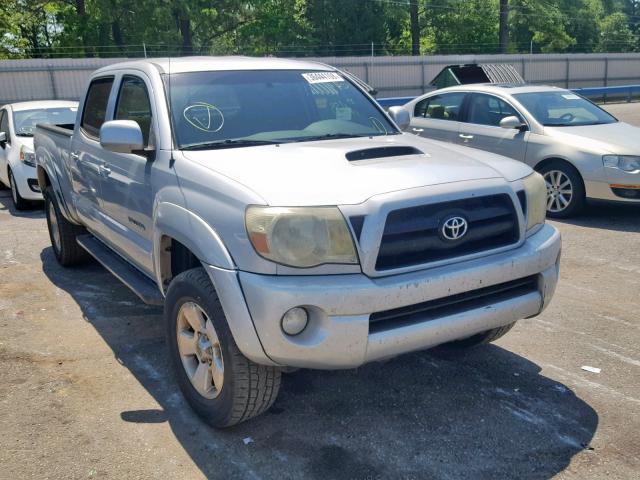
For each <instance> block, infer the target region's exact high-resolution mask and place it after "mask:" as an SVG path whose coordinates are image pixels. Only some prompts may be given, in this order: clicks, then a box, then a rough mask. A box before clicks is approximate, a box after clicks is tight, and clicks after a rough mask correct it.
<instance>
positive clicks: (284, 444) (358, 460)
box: [41, 248, 598, 479]
mask: <svg viewBox="0 0 640 480" xmlns="http://www.w3.org/2000/svg"><path fill="white" fill-rule="evenodd" d="M41 258H42V262H43V268H44V272H45V274H46V275H47V276H48V278H49V279H50V280H51V281H52V282H53V283H54V284H55V285H56V286H57V287H59V288H61V289H63V290H65V291H67V292H68V293H69V294H70V295H72V296H73V298H74V299H75V301H76V302H77V303H78V304H79V305H80V307H81V309H82V312H83V314H84V316H85V318H86V320H87V321H88V322H90V323H91V324H92V325H93V326H94V327H95V329H96V330H97V331H98V332H99V333H100V335H101V336H102V338H103V339H104V341H105V342H106V343H107V344H108V345H109V347H110V348H111V349H112V350H113V352H114V355H115V356H116V358H117V359H118V361H119V362H120V363H121V364H122V365H124V366H125V367H126V368H127V369H129V370H130V371H131V373H132V374H133V375H134V376H135V377H136V378H137V380H138V381H139V382H140V384H141V385H142V386H143V387H144V388H145V389H146V390H147V391H148V392H149V393H150V394H151V395H152V396H153V397H154V398H155V400H156V401H157V403H158V404H159V405H160V408H159V409H151V410H135V411H126V412H121V419H122V421H125V422H135V423H160V422H169V424H170V426H171V428H172V431H173V432H174V434H175V437H176V439H177V441H178V442H180V444H181V445H182V446H183V448H184V449H185V451H186V452H188V454H189V455H190V456H191V458H192V459H193V461H194V463H195V464H196V465H197V466H198V467H199V468H200V470H201V471H202V472H203V474H204V475H206V476H207V477H209V478H301V477H304V478H322V479H325V478H352V479H360V478H389V477H393V478H415V479H424V478H475V479H477V478H491V479H493V478H535V479H538V478H539V479H543V478H549V477H552V476H553V475H555V474H557V473H558V472H560V471H562V470H563V469H564V468H565V467H567V465H568V464H569V462H570V460H571V458H572V457H573V456H574V455H575V454H577V453H578V452H580V451H582V450H583V449H585V448H587V447H588V444H589V442H590V441H591V439H592V437H593V435H594V432H595V430H596V427H597V424H598V416H597V414H596V412H595V411H594V410H593V409H592V408H591V407H590V406H589V405H588V404H586V403H585V402H583V401H582V400H581V399H580V398H578V397H576V396H575V395H574V394H573V392H572V391H571V390H569V389H568V388H567V387H566V386H564V385H562V384H561V383H558V382H556V381H554V380H551V379H549V378H547V377H545V376H543V375H541V374H540V368H539V367H538V366H537V365H536V364H534V363H532V362H530V361H528V360H527V359H525V358H523V357H520V356H518V355H515V354H513V353H511V352H509V351H507V350H504V349H502V348H500V347H497V346H486V347H481V348H478V349H475V350H473V351H469V352H467V353H452V352H450V351H447V350H445V349H442V348H440V349H435V350H431V351H429V352H421V353H415V354H410V355H405V356H403V357H401V358H398V359H395V360H392V361H389V362H386V363H376V364H372V365H368V366H366V367H363V368H360V369H357V370H348V371H336V372H322V371H311V370H301V371H298V372H296V373H293V374H290V375H286V376H285V377H284V379H283V387H282V390H281V392H280V396H279V398H278V400H277V401H276V403H275V405H274V406H273V407H272V409H271V410H270V411H269V412H267V413H266V414H265V415H263V416H261V417H259V418H256V419H254V420H252V421H250V422H247V423H244V424H242V425H239V426H237V427H234V428H232V429H229V430H224V431H217V430H214V429H211V428H209V427H207V426H206V425H204V424H203V423H202V422H200V421H199V419H198V418H197V417H196V416H195V415H194V414H193V413H192V411H191V410H190V409H189V407H188V406H187V405H186V403H185V402H184V400H183V398H182V396H181V394H180V393H179V391H178V390H177V387H176V385H175V383H174V382H173V379H172V378H171V376H170V374H169V373H168V372H169V369H168V363H167V361H166V357H165V345H164V339H163V326H162V315H161V311H160V310H159V309H158V308H155V307H148V306H145V305H143V304H141V303H140V302H139V300H138V299H137V297H135V296H134V295H133V294H132V293H131V292H129V291H128V290H127V288H126V287H124V286H123V285H121V284H120V283H119V282H118V281H117V280H116V279H114V278H113V277H112V276H111V275H110V274H109V273H108V272H106V271H105V270H104V269H103V268H102V267H100V266H99V265H96V264H89V265H86V266H83V267H79V268H76V269H63V268H61V267H60V266H59V265H58V264H57V263H56V261H55V258H54V256H53V252H52V250H51V248H46V249H44V250H43V251H42V253H41ZM249 438H250V439H251V441H249V440H247V443H246V444H245V439H249Z"/></svg>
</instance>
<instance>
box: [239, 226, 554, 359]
mask: <svg viewBox="0 0 640 480" xmlns="http://www.w3.org/2000/svg"><path fill="white" fill-rule="evenodd" d="M560 247H561V240H560V234H559V232H558V231H557V230H556V229H555V228H554V227H553V226H551V225H548V224H547V225H544V226H543V227H542V228H541V229H540V230H539V231H538V232H537V233H535V234H534V235H532V236H531V237H529V238H528V239H527V240H526V242H525V243H524V244H523V245H522V246H520V247H518V248H516V249H513V250H509V251H506V252H502V253H499V254H494V255H490V256H487V257H482V258H478V259H475V260H470V261H465V262H460V263H455V264H450V265H444V266H441V267H437V268H431V269H425V270H420V271H416V272H411V273H406V274H401V275H393V276H388V277H382V278H369V277H367V276H365V275H363V274H353V275H317V276H269V275H258V274H252V273H247V272H239V280H240V284H241V287H242V290H243V293H244V298H245V300H246V304H247V306H248V310H249V313H250V315H251V318H252V319H253V324H254V326H255V331H256V333H257V335H258V338H259V340H260V343H261V345H262V347H263V349H264V352H265V353H266V355H267V356H268V358H269V359H270V360H271V361H273V362H274V363H276V364H279V365H283V366H291V367H303V368H322V369H332V368H353V367H357V366H359V365H362V364H363V363H366V362H369V361H372V360H378V359H382V358H388V357H393V356H395V355H399V354H402V353H405V352H410V351H414V350H421V349H425V348H429V347H433V346H436V345H439V344H442V343H446V342H449V341H452V340H456V339H460V338H465V337H469V336H471V335H474V334H476V333H479V332H482V331H485V330H488V329H492V328H496V327H500V326H503V325H506V324H508V323H511V322H513V321H516V320H520V319H523V318H528V317H531V316H535V315H537V314H539V313H540V312H541V311H542V310H543V309H544V308H545V307H546V305H547V304H548V303H549V301H550V300H551V297H552V296H553V293H554V291H555V287H556V283H557V280H558V273H559V257H560ZM530 276H537V289H536V290H535V291H533V292H528V293H526V294H523V295H519V296H515V297H513V298H508V299H505V298H503V297H501V298H500V299H499V300H498V301H496V302H495V303H490V304H484V305H481V306H477V305H476V306H475V308H470V309H469V310H466V311H456V312H455V313H454V314H451V315H444V316H441V317H439V318H435V319H434V318H429V319H425V320H421V319H418V320H417V321H413V322H411V323H410V324H402V325H399V326H398V327H397V328H391V329H386V330H383V331H377V330H376V331H372V332H371V331H370V329H369V317H370V315H371V314H372V313H375V312H380V311H386V310H390V309H396V308H401V307H405V306H408V305H414V304H420V303H422V302H427V301H430V300H434V299H440V298H446V297H450V296H453V295H457V294H461V293H464V292H468V291H471V290H477V289H481V288H484V287H488V286H491V285H497V284H502V283H504V282H508V281H510V280H516V279H520V278H525V277H530ZM296 306H304V307H305V308H306V309H307V311H308V312H309V314H310V315H309V317H310V319H309V325H308V326H307V328H306V329H305V330H304V331H303V332H302V333H301V334H300V335H297V336H295V337H292V336H288V335H286V334H285V333H284V332H283V331H282V329H281V327H280V321H281V318H282V316H283V315H284V313H285V312H286V311H287V310H289V309H290V308H293V307H296Z"/></svg>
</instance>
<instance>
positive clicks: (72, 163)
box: [67, 76, 114, 232]
mask: <svg viewBox="0 0 640 480" xmlns="http://www.w3.org/2000/svg"><path fill="white" fill-rule="evenodd" d="M113 83H114V77H113V76H107V77H100V78H95V79H93V80H92V81H91V84H90V85H89V89H88V90H87V95H86V97H85V100H84V104H83V106H82V114H81V115H82V116H81V117H80V124H79V127H78V128H77V129H76V131H75V132H74V135H73V139H72V142H71V151H70V153H69V158H68V159H67V165H68V168H69V172H70V176H71V182H72V186H73V188H72V195H73V197H74V199H73V203H74V205H75V206H76V208H77V210H78V214H79V215H80V216H81V217H82V220H83V222H84V223H85V224H86V225H87V226H88V227H89V228H90V229H91V230H93V231H97V232H102V231H103V230H104V222H103V218H102V216H101V202H100V177H101V175H102V168H103V163H104V161H103V160H102V155H103V150H102V147H101V146H100V139H99V136H100V127H101V126H102V124H103V123H104V122H105V120H106V118H107V110H108V105H109V98H110V96H111V89H112V87H113Z"/></svg>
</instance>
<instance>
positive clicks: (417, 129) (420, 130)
mask: <svg viewBox="0 0 640 480" xmlns="http://www.w3.org/2000/svg"><path fill="white" fill-rule="evenodd" d="M411 130H413V131H414V132H416V133H420V132H424V128H415V127H413V128H412V129H411Z"/></svg>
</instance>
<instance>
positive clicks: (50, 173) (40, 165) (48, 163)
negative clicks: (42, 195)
mask: <svg viewBox="0 0 640 480" xmlns="http://www.w3.org/2000/svg"><path fill="white" fill-rule="evenodd" d="M36 162H37V169H38V170H37V175H38V185H39V186H40V191H42V192H44V189H45V188H46V186H47V185H46V181H45V179H44V178H42V173H41V172H40V169H42V171H43V172H44V174H46V176H47V178H48V179H49V182H50V183H51V188H53V193H54V194H55V196H56V198H57V200H58V206H59V207H60V210H61V212H62V215H63V216H64V217H65V218H66V219H67V220H68V221H69V222H71V223H74V224H77V225H80V222H79V221H78V219H77V218H76V216H75V215H74V214H75V209H70V208H69V204H68V202H67V200H66V199H65V197H64V194H63V193H62V186H61V185H60V178H59V175H58V171H57V169H56V162H55V161H54V160H53V159H51V157H50V153H49V152H48V151H47V149H46V148H42V147H38V148H37V149H36Z"/></svg>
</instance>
